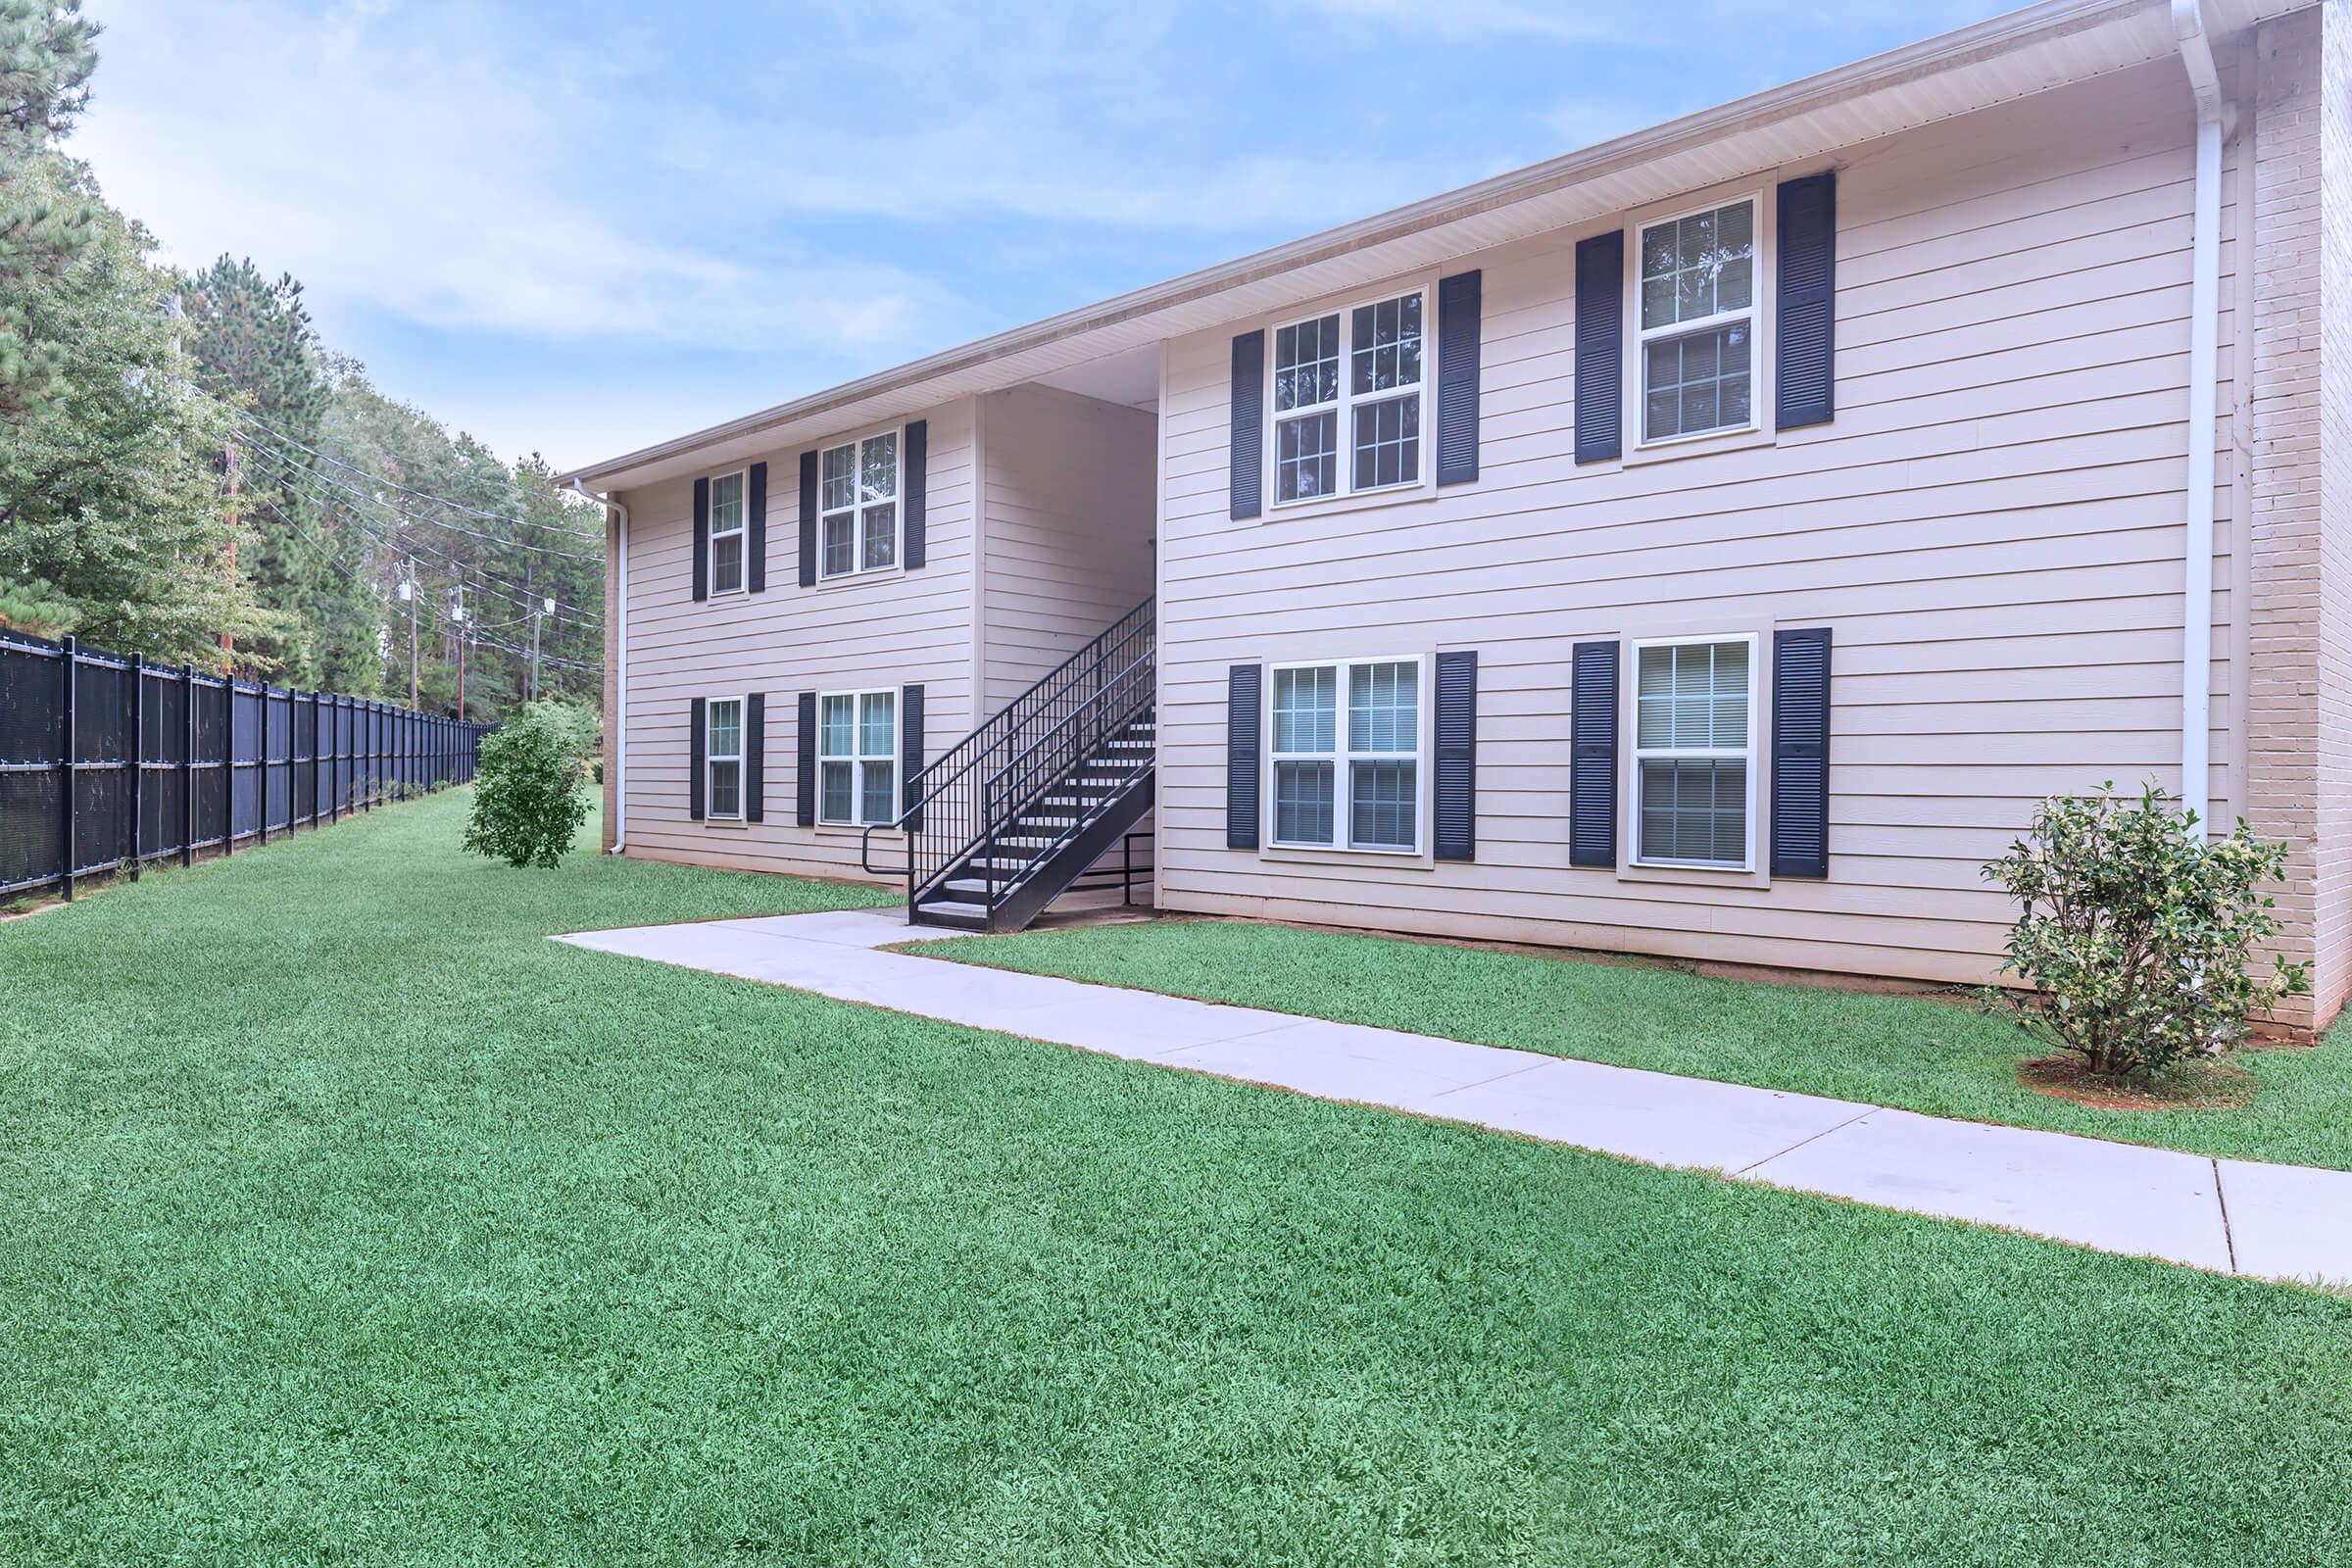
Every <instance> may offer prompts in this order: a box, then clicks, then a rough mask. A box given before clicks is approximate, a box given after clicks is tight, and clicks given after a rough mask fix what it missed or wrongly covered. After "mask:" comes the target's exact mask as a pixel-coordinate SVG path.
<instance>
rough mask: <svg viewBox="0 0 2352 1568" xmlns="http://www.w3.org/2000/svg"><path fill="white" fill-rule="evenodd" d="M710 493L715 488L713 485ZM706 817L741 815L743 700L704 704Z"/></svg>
mask: <svg viewBox="0 0 2352 1568" xmlns="http://www.w3.org/2000/svg"><path fill="white" fill-rule="evenodd" d="M717 488H718V487H717V486H716V485H712V486H711V489H712V490H714V491H715V490H716V489H717ZM703 745H704V752H703V757H704V760H703V768H704V772H705V775H706V777H705V785H704V787H705V788H706V789H707V790H708V791H709V792H710V793H709V794H708V796H707V797H706V800H707V801H708V803H709V804H708V806H707V807H706V809H705V814H706V815H709V816H715V817H740V816H742V815H743V699H742V698H740V697H713V698H711V700H710V702H708V703H706V704H704V705H703Z"/></svg>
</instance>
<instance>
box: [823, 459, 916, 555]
mask: <svg viewBox="0 0 2352 1568" xmlns="http://www.w3.org/2000/svg"><path fill="white" fill-rule="evenodd" d="M818 462H819V465H820V471H819V474H818V479H817V502H816V511H817V570H818V574H819V575H820V576H825V577H839V576H844V575H847V574H848V573H850V572H854V571H880V570H882V569H883V568H885V567H888V566H895V565H897V564H899V432H898V431H896V430H885V431H883V432H882V433H881V434H879V435H869V436H866V437H864V438H863V439H862V440H858V441H845V442H843V443H842V444H841V445H840V446H837V447H827V448H826V449H825V451H824V454H823V456H822V457H821V458H819V459H818Z"/></svg>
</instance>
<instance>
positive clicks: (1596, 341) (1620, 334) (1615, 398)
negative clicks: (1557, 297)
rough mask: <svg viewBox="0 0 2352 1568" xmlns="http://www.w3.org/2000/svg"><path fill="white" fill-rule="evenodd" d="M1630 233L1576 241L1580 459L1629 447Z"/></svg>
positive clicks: (1592, 459) (1593, 458)
mask: <svg viewBox="0 0 2352 1568" xmlns="http://www.w3.org/2000/svg"><path fill="white" fill-rule="evenodd" d="M1624 425H1625V233H1624V231H1623V230H1622V229H1620V230H1618V231H1617V232H1615V233H1609V234H1595V235H1593V237H1592V238H1591V239H1580V240H1578V241H1577V242H1576V461H1577V462H1579V463H1598V462H1600V461H1602V460H1603V459H1606V458H1615V457H1621V456H1623V455H1624V452H1625V440H1624Z"/></svg>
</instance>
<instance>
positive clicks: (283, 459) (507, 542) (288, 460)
mask: <svg viewBox="0 0 2352 1568" xmlns="http://www.w3.org/2000/svg"><path fill="white" fill-rule="evenodd" d="M248 439H249V440H251V441H252V442H253V444H254V445H255V446H256V447H258V448H259V449H261V450H262V451H263V452H265V453H267V454H268V455H269V456H270V459H271V460H272V461H274V462H277V463H281V464H284V465H286V466H289V467H295V468H300V469H301V470H302V471H303V472H305V473H307V474H310V475H312V476H313V477H314V478H317V479H319V480H320V481H321V482H323V483H326V484H331V485H334V486H335V487H336V488H337V489H340V490H344V491H346V492H347V493H349V494H352V495H358V494H359V493H360V492H359V490H358V488H357V487H356V486H353V485H352V484H351V482H350V481H349V480H345V479H339V478H337V477H335V476H334V475H332V474H329V473H325V472H322V471H321V470H319V469H318V468H314V467H312V466H310V465H309V464H307V463H304V462H303V461H302V460H301V459H299V458H296V457H294V456H292V455H291V454H289V453H287V452H285V451H283V450H282V449H280V448H278V447H275V446H272V445H270V438H267V437H250V436H249V437H248ZM276 439H280V440H286V441H288V442H289V443H290V444H291V445H294V446H297V447H300V446H302V443H301V442H299V441H293V440H292V438H291V437H278V438H276ZM302 450H304V451H306V452H308V451H310V450H311V449H310V448H308V447H303V448H302ZM325 461H327V462H329V463H334V462H335V460H334V459H332V458H328V459H326V460H325ZM337 466H340V467H346V468H348V467H351V465H350V464H347V463H346V464H338V465H337ZM354 471H356V472H359V473H363V474H365V473H366V472H367V470H366V469H364V468H363V469H355V470H354ZM377 482H379V483H389V482H390V481H388V480H382V481H377ZM393 488H394V489H396V490H400V491H402V493H403V494H412V495H413V494H415V493H416V492H413V491H409V490H407V489H406V488H405V487H404V486H400V485H394V486H393ZM368 500H370V501H372V502H374V503H375V504H376V505H377V506H382V505H383V504H384V500H383V497H382V495H381V494H380V493H378V494H371V495H369V496H368ZM435 504H436V505H439V506H455V505H457V503H455V502H446V501H444V502H436V503H435ZM400 515H401V516H402V517H403V518H404V519H407V520H410V521H415V522H421V523H424V524H426V525H427V526H429V527H434V528H446V529H448V530H449V531H450V532H452V533H462V534H464V535H466V537H467V538H469V539H481V540H485V541H487V542H489V543H491V544H494V545H498V546H500V547H501V548H503V549H508V550H527V551H529V552H530V553H531V554H532V555H535V556H558V557H561V558H562V559H564V560H565V561H594V562H598V563H600V564H601V563H602V562H603V561H604V559H605V558H604V556H603V555H602V554H601V553H598V554H590V553H588V552H586V551H581V550H555V549H550V548H549V547H548V546H546V545H535V544H531V543H529V542H527V541H525V540H520V539H509V538H506V537H505V536H503V535H500V534H494V533H484V532H482V531H481V530H480V529H479V528H468V527H466V526H465V525H464V524H462V523H455V522H445V521H443V520H442V519H441V518H439V517H431V516H425V515H421V514H417V515H411V514H410V513H409V512H408V511H407V510H406V509H405V508H404V509H402V510H401V512H400ZM484 515H487V516H495V515H496V514H484ZM502 520H504V521H507V522H512V523H518V524H523V525H524V526H532V527H546V526H549V524H545V523H536V524H534V523H529V522H528V521H527V520H526V519H524V518H521V517H509V518H505V519H502ZM559 531H561V532H564V533H570V530H569V529H562V530H559ZM573 537H574V538H580V537H584V536H583V535H577V534H575V535H573Z"/></svg>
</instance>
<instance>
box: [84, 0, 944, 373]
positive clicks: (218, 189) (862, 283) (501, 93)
mask: <svg viewBox="0 0 2352 1568" xmlns="http://www.w3.org/2000/svg"><path fill="white" fill-rule="evenodd" d="M395 9H396V7H395V5H394V3H393V0H351V3H347V4H345V5H342V6H340V7H338V8H336V9H334V10H333V11H330V12H328V13H326V14H325V15H322V16H306V15H304V14H302V13H300V12H298V11H296V10H295V9H293V8H292V7H290V6H286V5H283V4H279V3H277V0H254V3H249V4H244V5H235V6H231V5H221V6H205V7H189V6H184V5H164V4H151V3H147V0H113V3H111V4H107V5H105V6H104V8H103V11H102V13H101V20H102V21H104V22H105V23H106V24H107V32H106V34H105V36H104V38H103V39H102V41H101V48H102V51H103V53H102V64H101V67H100V71H99V75H98V78H97V81H96V87H97V92H96V94H95V99H94V103H93V107H92V109H91V111H90V113H89V115H88V116H87V118H86V120H85V122H84V124H83V126H82V128H81V129H80V130H79V131H78V132H77V134H76V136H75V138H74V141H73V151H74V152H76V153H77V154H79V155H80V156H82V157H84V158H86V159H88V160H89V161H90V163H91V164H92V166H93V167H94V168H95V169H96V170H97V172H98V174H99V177H100V179H101V181H102V182H103V183H104V185H105V187H106V189H107V192H108V194H109V196H110V198H111V199H113V200H114V201H116V202H117V203H118V204H119V205H121V206H123V208H125V209H126V210H128V211H130V212H132V213H134V214H135V215H137V216H138V217H139V218H140V219H141V220H142V221H145V222H146V223H147V224H148V226H149V227H150V228H152V229H154V230H155V231H156V233H157V234H158V236H159V237H160V238H161V239H162V240H163V242H164V244H165V247H166V253H167V255H168V256H169V257H170V258H171V259H172V260H175V261H180V262H188V263H201V262H204V261H207V260H209V259H210V258H211V257H212V256H214V255H216V254H219V253H221V252H223V251H226V252H229V253H232V254H236V255H244V254H247V253H251V254H252V255H254V256H255V257H256V258H257V259H258V260H259V261H260V262H261V263H262V265H263V266H264V267H265V269H267V270H278V269H281V268H282V269H285V270H291V271H293V272H294V273H295V274H296V275H297V276H300V277H303V278H304V279H306V280H307V281H309V282H310V283H311V284H312V285H313V299H314V306H315V308H316V309H318V310H319V313H320V315H321V317H322V319H330V320H331V318H332V314H333V312H334V310H335V309H336V306H337V302H339V301H340V302H350V303H364V304H367V305H371V306H374V307H378V308H381V309H383V310H387V311H390V312H393V313H396V314H398V315H401V316H404V317H408V318H410V319H414V320H417V321H418V322H421V323H424V324H426V325H429V326H435V327H442V328H462V329H466V328H491V329H497V330H501V331H506V332H515V333H524V334H541V335H546V336H552V337H578V336H607V335H610V336H618V337H648V338H655V339H662V340H668V341H673V342H678V343H682V344H702V345H711V346H721V347H728V348H737V349H745V348H758V347H761V346H764V345H774V344H779V343H789V342H791V341H793V340H794V339H795V338H796V337H797V336H800V335H802V334H807V333H809V331H811V329H812V324H813V323H817V322H821V323H823V330H824V332H825V334H826V335H827V337H828V338H829V339H830V341H832V342H833V343H835V344H838V345H842V346H845V347H849V348H852V349H867V350H872V351H875V352H881V353H890V352H895V351H897V350H898V349H900V348H903V347H904V346H906V345H907V343H908V342H910V341H914V340H917V339H918V338H919V337H920V336H921V335H922V334H923V333H924V332H925V331H926V330H928V329H929V328H930V327H931V325H932V324H933V319H934V318H935V317H936V316H937V315H938V314H939V313H940V312H941V311H942V309H943V308H944V307H945V306H946V305H947V304H948V303H949V301H948V299H947V297H946V294H945V291H944V290H943V289H942V288H941V287H940V286H939V285H938V284H936V283H933V282H930V281H927V280H925V279H923V278H922V277H920V276H918V275H916V274H914V273H911V272H908V271H907V270H902V269H898V268H894V267H890V266H886V265H880V264H875V263H869V262H859V261H856V260H844V259H839V258H833V257H827V256H825V255H822V254H819V253H816V252H813V251H810V250H808V249H806V248H802V247H796V246H794V245H792V244H790V243H789V242H781V241H776V240H773V239H749V240H747V239H745V238H744V237H743V236H740V235H731V234H728V233H725V232H721V231H718V230H715V229H713V230H712V231H711V232H710V233H709V235H708V237H707V238H705V237H701V236H697V235H696V234H695V233H694V231H693V225H692V224H691V223H690V222H689V221H686V220H687V218H688V216H689V214H688V212H687V211H686V210H679V211H672V212H662V213H657V214H652V215H648V214H645V213H642V212H635V213H630V212H627V211H626V209H627V207H628V202H627V199H626V193H625V192H624V191H621V190H618V189H614V188H609V187H604V186H600V185H599V184H598V183H597V182H596V175H597V174H598V172H600V165H599V163H598V161H597V160H595V159H594V158H583V157H582V156H581V154H582V150H583V149H582V143H583V142H584V141H589V140H592V139H594V138H596V137H599V136H603V135H606V134H609V133H610V129H611V122H612V120H613V110H612V109H611V108H610V106H609V105H608V104H607V103H606V102H605V101H603V100H602V99H600V98H599V97H598V96H597V95H596V94H595V93H593V92H592V91H590V90H589V89H588V87H587V86H586V85H584V84H583V83H582V82H581V81H579V80H578V79H576V78H575V77H573V76H570V75H568V74H567V73H565V72H564V71H563V70H561V69H557V68H552V67H548V66H546V65H544V64H541V65H536V66H532V67H526V66H523V65H520V64H517V63H514V62H512V61H510V60H509V59H508V58H507V57H506V56H505V55H504V54H503V52H502V49H501V45H500V40H499V39H498V38H497V37H495V36H494V35H493V33H492V31H491V29H490V28H488V27H487V26H486V25H483V23H482V21H481V19H480V18H479V17H478V15H476V14H474V13H472V12H471V11H469V10H468V9H466V8H463V7H455V8H451V7H444V8H436V10H435V12H434V15H433V16H432V18H431V25H429V26H423V27H403V28H394V27H389V26H384V25H381V24H383V23H384V22H385V21H386V19H387V18H389V17H391V16H392V14H393V12H394V11H395ZM428 40H429V42H428ZM198 82H201V83H203V84H204V85H203V87H202V89H201V90H198V89H196V88H195V87H194V86H193V85H192V84H193V83H198ZM624 215H625V216H624Z"/></svg>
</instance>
